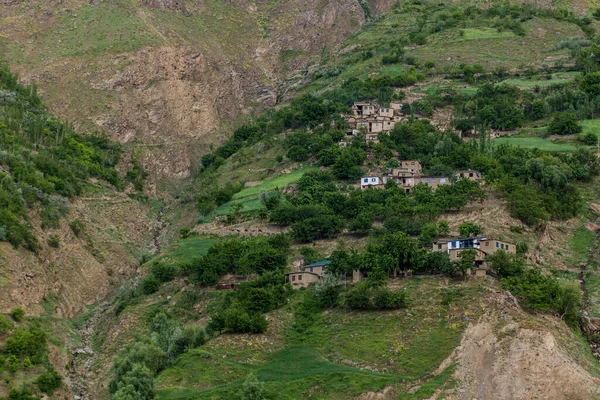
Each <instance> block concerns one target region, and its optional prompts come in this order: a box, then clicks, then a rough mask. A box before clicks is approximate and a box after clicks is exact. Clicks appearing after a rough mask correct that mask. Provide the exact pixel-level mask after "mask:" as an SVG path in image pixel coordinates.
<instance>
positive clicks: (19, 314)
mask: <svg viewBox="0 0 600 400" xmlns="http://www.w3.org/2000/svg"><path fill="white" fill-rule="evenodd" d="M10 316H11V317H12V318H13V319H14V320H15V321H17V322H21V321H23V318H25V310H23V309H22V308H20V307H17V308H13V309H12V310H10Z"/></svg>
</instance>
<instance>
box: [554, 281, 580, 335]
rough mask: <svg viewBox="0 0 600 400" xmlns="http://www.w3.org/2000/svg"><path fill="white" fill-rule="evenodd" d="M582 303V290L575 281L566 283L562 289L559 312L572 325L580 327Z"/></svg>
mask: <svg viewBox="0 0 600 400" xmlns="http://www.w3.org/2000/svg"><path fill="white" fill-rule="evenodd" d="M581 305H582V297H581V290H580V288H579V285H578V284H577V283H575V282H569V283H565V284H564V285H563V286H562V287H561V290H560V296H559V300H558V313H559V315H560V317H561V318H562V319H563V320H565V322H566V323H567V324H568V325H569V326H572V327H578V324H579V310H580V309H581Z"/></svg>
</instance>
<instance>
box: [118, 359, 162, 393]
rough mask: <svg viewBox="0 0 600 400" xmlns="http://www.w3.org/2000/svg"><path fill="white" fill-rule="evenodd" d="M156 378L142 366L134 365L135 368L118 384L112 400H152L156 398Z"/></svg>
mask: <svg viewBox="0 0 600 400" xmlns="http://www.w3.org/2000/svg"><path fill="white" fill-rule="evenodd" d="M153 388H154V377H153V375H152V372H151V371H150V370H149V369H148V368H146V367H145V366H144V365H142V364H134V365H133V368H131V370H130V371H128V372H127V373H126V374H125V375H123V376H122V377H121V379H120V381H119V383H118V388H117V391H116V392H115V394H113V395H112V397H111V399H112V400H150V399H152V398H154V394H153V393H152V390H153Z"/></svg>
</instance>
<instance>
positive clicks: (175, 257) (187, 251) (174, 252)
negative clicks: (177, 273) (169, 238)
mask: <svg viewBox="0 0 600 400" xmlns="http://www.w3.org/2000/svg"><path fill="white" fill-rule="evenodd" d="M216 241H217V239H216V238H214V237H211V236H206V235H202V236H192V237H189V238H187V239H182V240H179V241H177V242H176V243H175V244H174V245H172V246H171V248H169V249H168V250H167V251H166V252H165V253H164V254H163V255H162V256H161V257H160V260H162V261H164V262H166V263H168V264H177V263H180V262H190V261H192V260H193V259H194V258H196V257H199V256H201V255H204V254H206V253H207V252H208V249H210V247H211V246H212V245H213V244H214V243H215V242H216Z"/></svg>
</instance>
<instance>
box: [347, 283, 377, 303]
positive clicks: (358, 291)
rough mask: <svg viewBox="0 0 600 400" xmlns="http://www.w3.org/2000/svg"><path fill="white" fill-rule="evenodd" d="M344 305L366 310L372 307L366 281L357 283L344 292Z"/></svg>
mask: <svg viewBox="0 0 600 400" xmlns="http://www.w3.org/2000/svg"><path fill="white" fill-rule="evenodd" d="M346 305H347V306H348V307H350V308H352V309H355V310H368V309H370V308H371V307H372V306H371V298H370V296H369V287H368V286H367V284H366V283H363V282H361V283H358V284H356V285H355V286H354V287H353V288H352V289H350V290H349V291H348V292H347V293H346Z"/></svg>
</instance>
